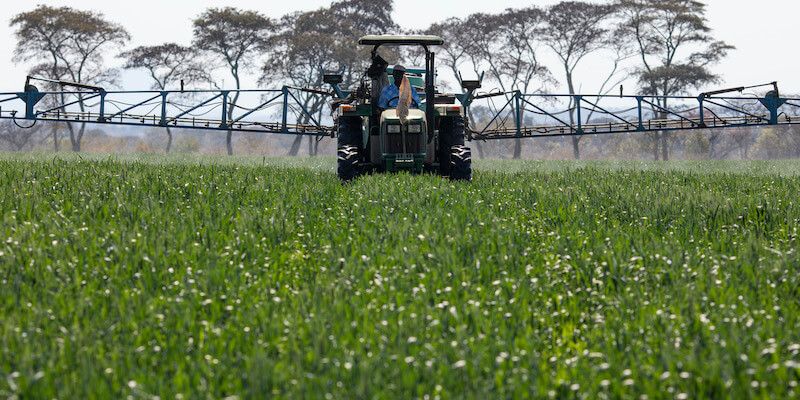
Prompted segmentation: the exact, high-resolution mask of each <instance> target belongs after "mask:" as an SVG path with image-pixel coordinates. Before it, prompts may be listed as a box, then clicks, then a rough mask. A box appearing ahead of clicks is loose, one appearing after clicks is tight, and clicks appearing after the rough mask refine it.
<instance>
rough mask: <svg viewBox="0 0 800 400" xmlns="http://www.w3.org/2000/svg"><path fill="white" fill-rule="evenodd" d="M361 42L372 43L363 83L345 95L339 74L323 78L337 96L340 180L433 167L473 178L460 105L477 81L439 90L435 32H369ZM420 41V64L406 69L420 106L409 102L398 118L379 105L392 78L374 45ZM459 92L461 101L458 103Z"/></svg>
mask: <svg viewBox="0 0 800 400" xmlns="http://www.w3.org/2000/svg"><path fill="white" fill-rule="evenodd" d="M358 43H359V44H360V45H367V46H373V48H372V53H371V55H372V56H371V59H372V60H371V61H372V62H371V66H370V68H369V69H368V70H367V72H366V74H365V76H364V79H362V83H361V86H360V87H359V88H358V89H356V90H354V91H351V92H349V94H348V95H347V96H345V92H342V91H341V90H340V89H339V88H338V84H339V83H341V81H342V78H341V75H335V74H330V75H329V74H326V75H325V76H324V81H325V82H327V83H329V84H331V85H332V86H333V87H334V90H335V92H336V93H337V94H338V96H339V99H338V100H336V101H335V102H334V107H335V109H334V120H335V127H336V132H337V136H338V143H337V145H338V164H337V170H338V175H339V178H340V179H341V180H342V181H350V180H352V179H354V178H356V177H358V176H359V175H361V174H365V173H371V172H397V171H408V172H410V173H414V174H417V173H423V172H431V173H436V174H439V175H441V176H445V177H448V178H450V179H452V180H460V181H469V180H471V179H472V156H471V152H470V149H469V147H467V146H465V135H464V106H466V105H468V104H467V103H468V100H469V98H470V97H471V94H472V91H474V90H475V89H476V88H478V87H480V82H479V81H466V84H464V87H465V88H466V89H467V91H468V93H467V94H459V95H453V94H449V95H448V94H441V93H439V92H438V91H437V90H436V88H435V84H434V79H435V68H434V56H435V55H434V53H433V52H432V51H431V50H430V47H431V46H437V45H441V44H442V43H443V40H442V39H441V38H439V37H436V36H422V35H415V36H394V35H372V36H364V37H362V38H361V39H359V41H358ZM383 45H391V46H420V47H422V48H423V49H424V51H425V64H426V65H425V68H424V69H412V68H409V69H406V77H407V78H408V80H409V83H410V84H411V86H414V87H415V88H417V89H422V90H421V91H420V90H418V92H419V96H420V99H421V104H420V105H419V108H410V109H409V113H408V117H407V118H406V123H405V124H402V123H401V122H400V118H399V117H398V114H397V111H396V110H395V109H387V110H383V109H381V108H379V107H378V100H379V97H380V94H381V91H382V90H383V88H385V87H386V86H387V85H391V84H394V83H393V80H392V79H390V78H391V76H392V72H393V71H392V68H389V64H388V63H387V62H386V61H385V60H384V59H383V58H382V57H381V56H380V55H379V54H378V48H380V47H381V46H383ZM457 98H458V100H459V101H460V103H461V104H456V102H455V100H456V99H457Z"/></svg>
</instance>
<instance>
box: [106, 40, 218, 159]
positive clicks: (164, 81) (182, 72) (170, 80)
mask: <svg viewBox="0 0 800 400" xmlns="http://www.w3.org/2000/svg"><path fill="white" fill-rule="evenodd" d="M120 57H122V58H124V59H125V64H124V65H123V68H126V69H138V68H141V69H146V70H147V72H148V73H149V74H150V78H152V80H153V84H152V88H153V89H156V90H166V89H167V86H168V85H172V86H175V85H176V82H185V83H186V84H189V85H191V84H193V83H196V82H202V81H209V80H210V77H209V76H208V74H207V73H206V72H205V69H204V67H203V64H202V62H200V61H199V60H198V55H197V53H196V52H195V51H194V49H192V48H190V47H186V46H181V45H178V44H175V43H165V44H162V45H158V46H140V47H137V48H135V49H132V50H129V51H126V52H124V53H122V54H120ZM166 131H167V148H166V152H167V153H169V151H170V148H171V147H172V131H171V130H170V128H169V126H167V127H166Z"/></svg>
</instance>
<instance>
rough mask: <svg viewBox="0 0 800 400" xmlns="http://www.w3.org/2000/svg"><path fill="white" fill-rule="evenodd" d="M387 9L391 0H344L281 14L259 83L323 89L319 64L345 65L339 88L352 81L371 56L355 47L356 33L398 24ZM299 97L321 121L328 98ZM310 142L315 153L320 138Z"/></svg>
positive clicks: (301, 118)
mask: <svg viewBox="0 0 800 400" xmlns="http://www.w3.org/2000/svg"><path fill="white" fill-rule="evenodd" d="M391 13H392V2H391V1H390V0H380V1H374V0H373V1H370V0H343V1H338V2H334V3H333V4H331V6H330V7H328V8H321V9H319V10H315V11H309V12H297V13H293V14H289V15H286V16H284V17H283V18H282V19H281V21H280V24H279V26H280V29H279V32H280V33H279V34H278V35H277V36H276V44H275V46H274V47H273V51H272V52H271V54H270V57H269V58H268V60H267V61H266V63H265V64H264V66H263V68H262V70H261V72H262V74H261V78H260V79H259V83H261V84H267V83H268V82H282V83H285V84H288V85H291V86H296V87H306V88H312V89H323V90H324V89H326V88H325V86H324V84H323V82H322V79H321V78H322V76H321V73H320V68H322V69H324V70H327V71H341V70H342V68H344V67H346V68H345V74H344V76H343V77H342V78H343V81H342V83H341V84H340V85H341V87H343V88H349V87H352V86H355V85H356V84H357V83H358V81H359V79H360V78H361V76H362V75H363V72H364V71H363V69H362V68H360V67H361V66H362V65H364V64H365V63H367V62H368V61H369V49H368V48H365V47H364V46H359V45H358V38H359V37H360V36H363V35H369V34H378V33H384V32H386V31H387V30H389V31H391V30H394V29H396V28H397V26H396V25H395V24H394V22H393V21H392V18H391ZM298 100H299V101H300V103H301V105H302V106H303V107H304V108H305V109H306V110H308V111H309V113H310V114H311V115H314V116H316V118H317V120H318V121H319V119H320V118H321V117H322V114H323V112H324V110H325V105H326V104H327V99H325V98H324V97H323V96H319V95H316V94H312V93H300V94H299V98H298ZM298 122H299V123H308V122H310V117H309V115H306V114H305V113H301V114H299V115H298ZM302 139H303V138H302V136H297V137H296V138H295V140H294V142H293V143H292V146H291V148H290V149H289V154H288V155H290V156H294V155H297V153H298V152H299V150H300V146H301V144H302ZM308 144H309V154H315V153H316V151H317V147H316V146H317V145H318V144H319V142H316V141H314V139H313V138H311V137H309V142H308Z"/></svg>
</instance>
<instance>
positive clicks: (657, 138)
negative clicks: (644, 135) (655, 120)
mask: <svg viewBox="0 0 800 400" xmlns="http://www.w3.org/2000/svg"><path fill="white" fill-rule="evenodd" d="M660 139H661V138H660V136H659V135H658V132H653V160H655V161H658V144H659V142H660Z"/></svg>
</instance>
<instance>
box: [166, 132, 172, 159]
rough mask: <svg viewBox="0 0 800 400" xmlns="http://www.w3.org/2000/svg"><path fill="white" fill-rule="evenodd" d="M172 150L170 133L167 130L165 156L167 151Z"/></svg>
mask: <svg viewBox="0 0 800 400" xmlns="http://www.w3.org/2000/svg"><path fill="white" fill-rule="evenodd" d="M171 148H172V131H170V130H169V128H167V154H169V149H171Z"/></svg>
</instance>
